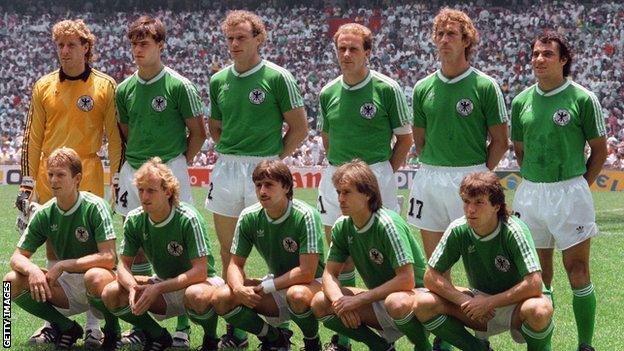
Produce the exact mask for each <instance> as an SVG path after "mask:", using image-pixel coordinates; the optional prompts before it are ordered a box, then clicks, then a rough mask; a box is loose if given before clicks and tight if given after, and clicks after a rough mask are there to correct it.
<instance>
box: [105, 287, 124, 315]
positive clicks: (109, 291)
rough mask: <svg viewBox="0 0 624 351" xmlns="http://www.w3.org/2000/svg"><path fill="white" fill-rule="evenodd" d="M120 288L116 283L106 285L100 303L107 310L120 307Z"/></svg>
mask: <svg viewBox="0 0 624 351" xmlns="http://www.w3.org/2000/svg"><path fill="white" fill-rule="evenodd" d="M121 293H122V291H121V286H120V285H119V283H118V282H117V281H112V282H110V283H108V284H107V285H106V286H105V287H104V289H103V290H102V302H104V306H106V308H107V309H109V310H111V309H114V308H119V307H121Z"/></svg>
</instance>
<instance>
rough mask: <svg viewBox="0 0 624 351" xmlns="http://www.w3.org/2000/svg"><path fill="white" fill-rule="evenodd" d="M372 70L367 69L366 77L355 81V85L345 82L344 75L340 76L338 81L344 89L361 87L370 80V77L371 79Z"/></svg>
mask: <svg viewBox="0 0 624 351" xmlns="http://www.w3.org/2000/svg"><path fill="white" fill-rule="evenodd" d="M372 72H373V70H371V69H369V70H368V74H367V75H366V78H364V80H363V81H361V82H359V83H357V84H356V85H349V84H347V82H345V81H344V76H340V82H341V83H342V87H343V88H344V89H346V90H358V89H361V88H363V87H365V86H366V84H368V82H370V81H371V79H373V73H372Z"/></svg>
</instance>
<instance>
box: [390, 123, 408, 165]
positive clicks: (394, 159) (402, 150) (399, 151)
mask: <svg viewBox="0 0 624 351" xmlns="http://www.w3.org/2000/svg"><path fill="white" fill-rule="evenodd" d="M395 136H396V143H394V147H393V148H392V156H390V164H391V165H392V171H394V172H396V171H397V170H398V169H399V168H400V167H401V166H402V165H403V163H405V158H406V157H407V153H408V152H409V149H410V148H411V147H412V142H413V138H412V134H411V133H407V134H401V135H398V134H395Z"/></svg>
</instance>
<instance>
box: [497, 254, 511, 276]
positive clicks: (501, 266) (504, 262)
mask: <svg viewBox="0 0 624 351" xmlns="http://www.w3.org/2000/svg"><path fill="white" fill-rule="evenodd" d="M494 265H495V266H496V268H497V269H498V270H499V271H501V272H507V271H509V267H511V264H510V263H509V260H508V259H507V257H505V256H503V255H498V256H496V258H495V259H494Z"/></svg>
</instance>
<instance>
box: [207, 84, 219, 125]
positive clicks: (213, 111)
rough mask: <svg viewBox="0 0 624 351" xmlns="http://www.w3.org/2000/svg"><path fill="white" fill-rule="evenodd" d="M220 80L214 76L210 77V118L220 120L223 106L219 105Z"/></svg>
mask: <svg viewBox="0 0 624 351" xmlns="http://www.w3.org/2000/svg"><path fill="white" fill-rule="evenodd" d="M218 96H219V82H218V81H217V79H215V78H214V76H213V77H212V78H211V79H210V112H209V114H210V116H209V117H210V118H212V119H215V120H217V121H220V120H221V119H222V117H221V108H220V107H219V99H218Z"/></svg>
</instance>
